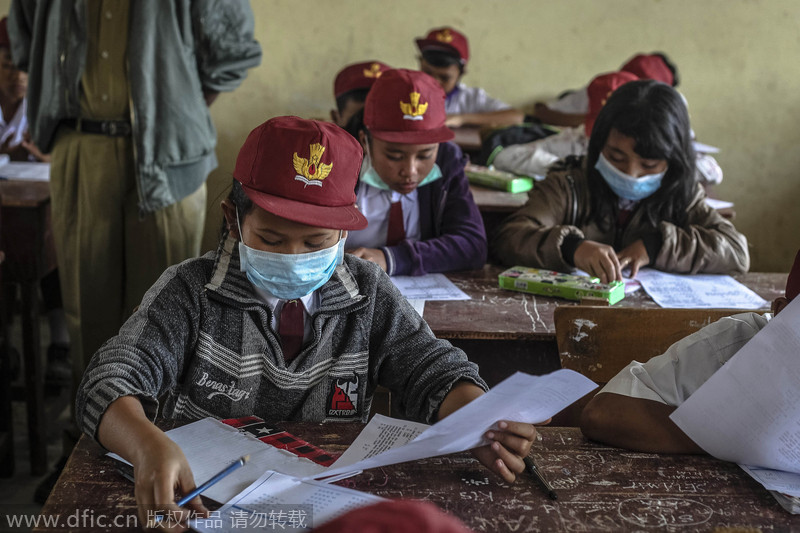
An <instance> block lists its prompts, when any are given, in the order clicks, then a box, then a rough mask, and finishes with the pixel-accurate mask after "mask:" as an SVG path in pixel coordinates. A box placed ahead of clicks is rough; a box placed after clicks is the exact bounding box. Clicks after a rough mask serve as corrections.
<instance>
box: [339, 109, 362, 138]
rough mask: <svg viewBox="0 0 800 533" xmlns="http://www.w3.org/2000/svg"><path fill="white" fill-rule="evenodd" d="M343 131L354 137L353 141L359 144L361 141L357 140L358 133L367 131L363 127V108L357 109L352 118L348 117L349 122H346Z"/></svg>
mask: <svg viewBox="0 0 800 533" xmlns="http://www.w3.org/2000/svg"><path fill="white" fill-rule="evenodd" d="M342 128H343V129H344V131H346V132H347V133H349V134H350V135H352V136H353V137H355V139H356V140H357V141H358V142H359V143H360V142H361V139H359V137H358V134H359V132H360V131H362V130H364V131H366V130H367V127H366V126H364V108H361V109H359V110H358V111H356V112H355V113H353V116H352V117H350V120H348V121H347V124H345V125H344V126H343V127H342Z"/></svg>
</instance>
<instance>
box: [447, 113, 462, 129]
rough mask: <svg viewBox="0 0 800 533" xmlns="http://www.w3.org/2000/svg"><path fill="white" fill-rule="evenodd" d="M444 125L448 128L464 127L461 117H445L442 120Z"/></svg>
mask: <svg viewBox="0 0 800 533" xmlns="http://www.w3.org/2000/svg"><path fill="white" fill-rule="evenodd" d="M444 125H445V126H447V127H448V128H460V127H461V126H463V125H464V120H463V117H462V116H461V115H447V118H446V119H444Z"/></svg>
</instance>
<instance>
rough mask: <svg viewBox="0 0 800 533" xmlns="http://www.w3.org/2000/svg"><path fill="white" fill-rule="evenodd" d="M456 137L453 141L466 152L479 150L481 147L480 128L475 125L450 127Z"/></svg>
mask: <svg viewBox="0 0 800 533" xmlns="http://www.w3.org/2000/svg"><path fill="white" fill-rule="evenodd" d="M451 129H452V130H453V133H455V135H456V137H455V139H453V142H454V143H456V144H457V145H458V146H460V147H461V149H462V150H464V151H466V152H475V151H480V149H481V129H480V128H479V127H476V126H464V127H461V128H451Z"/></svg>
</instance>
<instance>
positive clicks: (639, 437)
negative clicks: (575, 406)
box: [581, 252, 800, 453]
mask: <svg viewBox="0 0 800 533" xmlns="http://www.w3.org/2000/svg"><path fill="white" fill-rule="evenodd" d="M798 293H800V252H798V254H797V257H796V258H795V261H794V265H793V266H792V270H791V272H790V273H789V277H788V279H787V281H786V293H785V296H783V297H780V298H776V299H775V300H774V301H773V302H772V312H773V315H777V314H778V313H779V312H780V311H781V310H782V309H784V308H785V307H786V306H787V305H788V304H789V302H790V301H791V300H792V299H793V298H795V297H796V296H797V295H798ZM773 315H771V314H769V313H766V314H764V315H760V314H758V313H742V314H738V315H734V316H731V317H726V318H723V319H721V320H718V321H717V322H715V323H713V324H710V325H708V326H706V327H704V328H703V329H701V330H700V331H697V332H696V333H693V334H692V335H689V336H688V337H686V338H684V339H682V340H680V341H678V342H676V343H675V344H673V345H672V346H670V347H669V349H668V350H667V351H666V352H664V353H663V354H661V355H659V356H656V357H653V358H652V359H650V360H649V361H647V362H646V363H639V362H637V361H633V362H631V363H630V364H629V365H628V366H627V367H625V368H624V369H623V370H622V371H621V372H620V373H619V374H617V375H616V376H614V377H613V378H612V379H611V381H609V382H608V384H607V385H606V386H605V387H604V388H603V389H602V390H600V392H598V393H597V395H596V396H595V397H594V398H592V400H591V401H590V402H589V404H588V405H587V406H586V407H585V408H584V410H583V413H582V415H581V430H582V431H583V433H584V434H585V435H586V436H587V437H589V438H590V439H594V440H598V441H601V442H605V443H607V444H611V445H612V446H619V447H622V448H629V449H633V450H639V451H645V452H658V453H704V452H703V450H702V449H701V448H700V447H699V446H698V445H697V444H695V442H694V441H692V440H691V439H690V438H689V437H688V436H686V434H685V433H684V432H683V431H681V429H680V428H678V426H677V425H676V424H675V423H674V422H673V421H672V420H671V419H670V418H669V415H670V414H672V412H673V411H674V410H675V409H676V408H677V407H678V406H679V405H680V404H681V403H683V402H684V401H685V400H686V399H687V398H688V397H689V396H691V395H692V394H693V393H694V391H696V390H697V389H698V388H700V386H701V385H702V384H703V383H705V382H706V381H707V380H708V378H710V377H711V376H712V375H713V374H714V373H715V372H716V371H717V370H719V369H720V368H721V367H722V365H724V364H725V363H726V362H727V361H728V360H729V359H730V358H731V357H733V356H734V355H736V352H738V351H739V349H740V348H742V346H744V345H745V344H747V342H748V341H749V340H750V339H752V338H753V337H754V336H755V335H756V333H758V332H759V331H761V330H762V329H763V328H764V326H766V325H767V322H769V320H770V318H771V317H772V316H773Z"/></svg>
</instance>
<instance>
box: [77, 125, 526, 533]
mask: <svg viewBox="0 0 800 533" xmlns="http://www.w3.org/2000/svg"><path fill="white" fill-rule="evenodd" d="M361 154H362V152H361V148H360V146H359V145H358V143H357V142H356V140H355V139H353V137H352V136H350V135H349V134H348V133H346V132H345V131H344V130H342V129H341V128H339V127H338V126H336V125H334V124H330V123H325V122H317V121H309V120H303V119H299V118H297V117H278V118H274V119H271V120H269V121H267V122H266V123H264V124H262V125H261V126H259V127H258V128H256V129H255V130H253V131H252V132H251V133H250V135H249V136H248V138H247V140H246V141H245V144H244V146H243V147H242V149H241V151H240V153H239V156H238V158H237V161H236V167H235V170H234V184H233V188H232V191H231V194H230V196H229V197H228V198H227V199H226V200H225V201H223V203H222V209H223V212H224V215H225V223H224V227H223V237H222V239H221V242H220V246H219V248H218V249H217V251H216V252H215V253H209V254H207V255H205V256H204V257H201V258H198V259H191V260H188V261H185V262H183V263H181V264H179V265H176V266H173V267H170V268H169V269H167V271H166V272H164V274H163V275H162V276H161V278H160V279H159V280H158V282H157V283H156V284H155V285H154V286H153V287H152V288H151V289H150V290H149V291H148V292H147V294H146V295H145V297H144V299H143V301H142V304H141V306H140V307H139V308H138V310H137V311H136V312H135V313H134V314H133V316H132V317H131V318H130V319H129V320H128V321H127V322H126V323H125V325H124V326H123V327H122V329H121V330H120V332H119V335H117V336H116V337H114V338H112V339H111V340H109V341H108V342H107V343H106V344H105V345H103V347H102V348H101V349H100V350H99V351H98V352H97V353H96V354H95V356H94V357H93V358H92V361H91V363H90V365H89V367H88V369H87V370H86V373H85V374H84V378H83V382H82V383H81V387H80V390H79V393H78V400H77V419H78V421H79V422H80V424H81V426H82V429H83V430H84V431H85V432H86V433H87V434H88V435H90V436H92V437H93V438H95V439H97V441H98V442H99V443H100V444H102V445H103V446H105V447H106V448H107V449H109V450H112V451H115V452H117V453H118V454H120V455H121V456H122V457H124V458H126V459H127V460H129V461H130V462H131V463H133V465H134V472H135V477H136V498H137V502H138V503H139V508H140V516H141V517H142V518H143V519H144V518H145V514H146V511H147V510H152V509H156V510H160V511H164V512H177V513H179V512H180V509H179V508H178V507H177V506H176V505H175V503H174V494H175V492H176V491H178V492H180V493H182V494H187V493H188V492H189V491H190V490H192V489H193V488H194V487H195V480H194V479H193V477H192V473H191V471H190V469H189V467H188V464H187V461H186V458H185V457H184V455H183V453H182V452H181V450H180V449H179V448H178V447H177V446H176V445H175V444H174V443H172V441H171V440H170V439H169V438H167V437H166V436H165V434H164V433H163V432H162V431H161V430H160V429H159V428H158V427H156V426H155V425H154V424H153V423H152V419H153V418H154V417H155V416H156V413H157V412H158V409H159V399H161V398H164V405H163V407H162V409H161V414H162V416H165V417H167V418H182V419H199V418H202V417H206V416H213V417H217V418H228V417H240V416H244V415H249V414H254V415H257V416H260V417H262V418H264V419H267V420H274V421H277V420H306V421H320V422H322V421H358V422H366V420H367V417H368V415H369V408H370V403H371V401H372V396H373V393H374V391H375V388H376V387H377V386H378V385H384V386H386V387H387V388H389V389H390V390H391V391H392V393H393V397H394V398H396V399H397V406H398V409H399V410H400V411H401V412H402V414H403V415H405V416H406V417H408V418H411V419H415V420H418V421H424V422H429V423H431V422H434V421H436V420H437V419H440V418H443V417H445V416H447V415H449V414H450V413H452V412H454V411H455V410H456V409H458V408H460V407H461V406H463V405H465V404H467V403H469V402H470V401H471V400H473V399H475V398H477V397H479V396H480V395H482V394H483V393H484V391H485V389H486V384H485V383H484V382H483V380H482V379H481V378H480V376H479V375H478V369H477V367H476V366H475V365H474V364H473V363H470V362H469V361H468V360H467V358H466V355H465V354H464V353H463V352H462V351H461V350H458V349H456V348H454V347H453V346H452V345H450V344H449V343H448V342H446V341H443V340H439V339H437V338H435V337H434V336H433V334H432V332H431V330H430V329H429V328H428V326H427V325H426V324H425V322H424V321H423V320H422V319H421V318H420V317H419V315H418V314H417V313H416V311H414V309H413V308H412V307H411V306H410V304H408V302H407V301H406V300H405V298H403V297H402V296H401V295H400V293H399V291H398V290H397V289H396V288H395V287H394V285H393V284H392V282H391V281H390V280H389V278H388V277H387V276H386V275H385V274H384V273H383V272H382V271H381V270H380V268H378V267H377V266H376V265H375V264H373V263H370V262H367V261H363V260H361V259H358V258H356V257H353V256H351V255H347V256H345V255H344V242H345V238H346V237H347V232H348V231H350V230H355V229H359V228H363V227H364V226H365V225H366V219H365V218H364V216H363V215H362V214H361V213H360V212H359V211H358V209H356V207H355V205H354V204H355V194H354V192H353V191H354V187H355V183H356V179H357V176H358V169H359V168H360V165H361ZM499 427H500V428H501V429H500V430H499V431H496V432H491V433H489V434H488V435H487V436H488V437H489V438H490V439H491V440H493V441H494V442H493V443H492V444H491V445H490V446H486V447H483V448H479V449H476V450H475V455H476V456H477V457H478V458H479V459H480V461H481V462H482V463H483V464H485V465H487V466H488V467H489V468H490V469H491V470H492V471H494V472H496V473H497V474H498V475H500V476H501V477H502V478H503V479H504V480H506V481H509V482H511V481H513V480H514V479H515V477H516V475H517V474H519V473H520V472H522V471H523V469H524V463H523V457H525V456H526V455H527V454H528V452H529V450H530V447H531V444H532V441H533V439H534V437H535V434H536V432H535V430H534V427H533V426H532V425H531V424H523V423H517V422H500V424H499ZM189 507H190V508H192V509H193V510H196V511H200V512H204V511H205V508H204V507H203V506H202V504H201V502H200V499H199V498H195V499H194V500H192V501H191V502H190V503H189Z"/></svg>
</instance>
